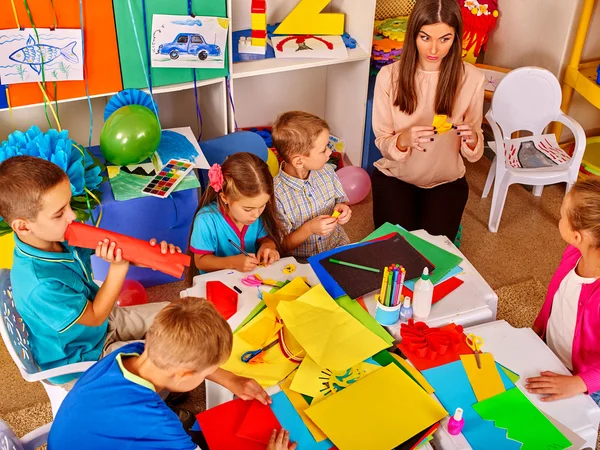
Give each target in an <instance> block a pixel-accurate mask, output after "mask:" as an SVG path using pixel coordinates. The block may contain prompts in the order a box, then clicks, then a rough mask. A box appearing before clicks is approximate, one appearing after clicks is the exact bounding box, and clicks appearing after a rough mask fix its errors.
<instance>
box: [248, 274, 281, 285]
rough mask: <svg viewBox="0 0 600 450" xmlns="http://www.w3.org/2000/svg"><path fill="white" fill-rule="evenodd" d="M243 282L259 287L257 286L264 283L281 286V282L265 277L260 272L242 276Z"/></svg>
mask: <svg viewBox="0 0 600 450" xmlns="http://www.w3.org/2000/svg"><path fill="white" fill-rule="evenodd" d="M242 284H243V285H244V286H249V287H257V286H261V285H263V284H264V285H265V286H273V287H280V286H279V284H278V283H277V281H275V280H271V279H270V278H269V279H263V278H261V276H260V275H258V274H255V275H249V276H247V277H245V278H242Z"/></svg>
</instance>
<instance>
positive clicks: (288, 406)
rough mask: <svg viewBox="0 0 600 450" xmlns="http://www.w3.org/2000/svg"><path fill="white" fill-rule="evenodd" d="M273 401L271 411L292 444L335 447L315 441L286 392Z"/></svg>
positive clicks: (320, 449) (321, 449) (322, 449)
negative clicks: (286, 432)
mask: <svg viewBox="0 0 600 450" xmlns="http://www.w3.org/2000/svg"><path fill="white" fill-rule="evenodd" d="M271 399H272V400H273V403H271V409H272V410H273V412H274V413H275V416H276V417H277V420H278V421H279V423H280V424H281V426H282V428H284V429H286V430H287V431H289V432H290V442H296V443H297V444H298V448H300V449H302V450H329V449H330V448H331V447H333V444H332V443H331V441H330V440H329V439H325V440H322V441H320V442H317V441H316V440H315V438H314V437H313V435H312V434H311V432H310V431H309V430H308V428H307V427H306V425H305V424H304V422H303V421H302V418H301V417H300V415H299V414H298V413H297V412H296V410H295V409H294V405H292V403H291V402H290V400H289V399H288V397H287V395H286V394H285V392H278V393H277V394H275V395H273V396H271ZM232 448H235V447H232ZM211 450H212V448H211ZM236 450H237V448H236ZM263 450H264V447H263ZM340 450H342V449H340Z"/></svg>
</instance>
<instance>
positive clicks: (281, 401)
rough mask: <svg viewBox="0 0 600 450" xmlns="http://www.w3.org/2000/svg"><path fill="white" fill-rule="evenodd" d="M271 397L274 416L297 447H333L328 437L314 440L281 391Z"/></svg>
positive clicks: (305, 449) (304, 449) (323, 449)
mask: <svg viewBox="0 0 600 450" xmlns="http://www.w3.org/2000/svg"><path fill="white" fill-rule="evenodd" d="M271 399H273V403H271V409H272V410H273V413H274V414H275V417H277V420H278V421H279V423H280V424H281V427H282V428H285V429H286V430H288V431H289V432H290V441H292V442H297V443H298V449H301V450H329V449H330V448H331V447H333V443H332V442H331V441H330V440H329V439H325V440H324V441H321V442H317V441H315V438H314V437H313V435H312V434H310V431H308V428H307V427H306V425H304V422H303V421H302V418H301V417H300V415H299V414H298V413H297V412H296V410H295V409H294V406H293V405H292V403H291V402H290V400H289V399H288V398H287V395H285V393H284V392H283V391H282V392H278V393H277V394H275V395H273V396H271Z"/></svg>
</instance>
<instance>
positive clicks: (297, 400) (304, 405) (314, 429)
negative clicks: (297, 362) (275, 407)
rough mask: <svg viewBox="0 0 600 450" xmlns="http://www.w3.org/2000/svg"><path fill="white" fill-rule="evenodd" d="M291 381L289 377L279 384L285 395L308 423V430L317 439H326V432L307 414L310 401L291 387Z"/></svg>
mask: <svg viewBox="0 0 600 450" xmlns="http://www.w3.org/2000/svg"><path fill="white" fill-rule="evenodd" d="M291 383H292V381H291V380H290V379H289V378H288V379H287V380H285V381H284V382H283V383H281V384H280V385H279V386H280V387H281V389H282V390H283V392H285V395H286V396H287V398H288V400H289V401H290V402H291V403H292V405H293V406H294V409H295V410H296V412H297V413H298V414H299V415H300V418H301V419H302V422H304V425H306V427H307V428H308V431H310V434H312V436H313V438H314V439H315V441H316V442H321V441H324V440H325V439H327V436H325V433H323V432H322V431H321V429H320V428H319V427H318V426H316V425H315V423H314V422H313V421H312V420H311V419H310V417H308V416H307V415H306V410H307V409H308V406H309V405H308V402H307V401H306V400H305V398H304V397H303V396H302V394H298V393H297V392H294V391H292V390H291V389H290V386H291Z"/></svg>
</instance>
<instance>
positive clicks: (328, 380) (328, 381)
mask: <svg viewBox="0 0 600 450" xmlns="http://www.w3.org/2000/svg"><path fill="white" fill-rule="evenodd" d="M377 369H381V366H380V365H375V364H369V363H367V362H361V363H358V364H357V365H355V366H353V367H350V368H349V369H346V370H342V371H331V370H329V369H326V368H322V367H320V366H319V365H318V364H317V363H315V362H314V361H313V360H312V359H311V358H310V356H307V357H306V358H304V360H303V361H302V363H301V364H300V367H298V371H297V372H296V375H295V376H294V380H293V381H292V385H291V387H290V388H291V389H292V390H293V391H296V392H299V393H300V394H304V395H308V396H309V397H312V398H313V401H312V403H311V405H316V404H317V403H319V402H320V401H321V400H323V399H324V398H329V397H331V396H332V395H333V394H335V393H337V392H340V391H342V390H344V389H346V388H348V387H350V386H351V385H352V384H354V383H357V382H359V381H360V380H362V379H364V378H366V377H367V376H369V374H371V373H373V372H375V371H376V370H377Z"/></svg>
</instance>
